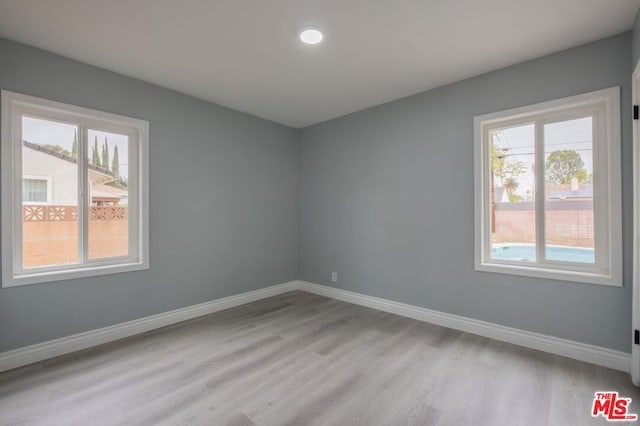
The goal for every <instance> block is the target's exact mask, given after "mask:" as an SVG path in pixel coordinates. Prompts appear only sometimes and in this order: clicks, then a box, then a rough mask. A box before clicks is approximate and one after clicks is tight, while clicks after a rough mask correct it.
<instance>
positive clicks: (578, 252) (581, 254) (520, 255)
mask: <svg viewBox="0 0 640 426" xmlns="http://www.w3.org/2000/svg"><path fill="white" fill-rule="evenodd" d="M491 257H492V258H494V259H504V260H528V261H531V262H534V261H535V260H536V248H535V246H534V245H528V244H518V245H512V246H508V245H507V246H501V247H496V248H494V249H492V250H491ZM546 257H547V259H548V260H556V261H559V262H579V263H595V254H594V251H593V249H590V248H580V247H562V246H549V247H547V248H546Z"/></svg>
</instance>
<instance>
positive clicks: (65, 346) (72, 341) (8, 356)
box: [0, 281, 299, 372]
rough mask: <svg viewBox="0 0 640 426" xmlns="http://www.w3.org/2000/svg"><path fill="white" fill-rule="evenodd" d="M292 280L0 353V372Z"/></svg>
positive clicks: (270, 292) (218, 307)
mask: <svg viewBox="0 0 640 426" xmlns="http://www.w3.org/2000/svg"><path fill="white" fill-rule="evenodd" d="M298 286H299V282H298V281H291V282H288V283H284V284H278V285H274V286H271V287H266V288H262V289H259V290H255V291H250V292H247V293H241V294H238V295H235V296H229V297H225V298H222V299H217V300H213V301H210V302H205V303H200V304H198V305H192V306H187V307H185V308H180V309H176V310H173V311H169V312H164V313H161V314H157V315H151V316H148V317H144V318H140V319H135V320H132V321H127V322H124V323H120V324H115V325H111V326H108V327H104V328H99V329H96V330H90V331H86V332H83V333H78V334H74V335H71V336H66V337H61V338H59V339H55V340H49V341H47V342H43V343H38V344H35V345H30V346H25V347H23V348H18V349H14V350H11V351H7V352H3V353H0V372H2V371H7V370H12V369H14V368H17V367H22V366H23V365H28V364H32V363H34V362H38V361H44V360H46V359H50V358H54V357H57V356H60V355H66V354H69V353H71V352H76V351H79V350H82V349H87V348H90V347H92V346H97V345H102V344H104V343H109V342H113V341H115V340H119V339H122V338H125V337H129V336H133V335H136V334H140V333H145V332H147V331H151V330H155V329H158V328H162V327H166V326H169V325H173V324H177V323H179V322H182V321H187V320H190V319H193V318H197V317H200V316H203V315H208V314H212V313H214V312H218V311H222V310H224V309H229V308H233V307H236V306H239V305H244V304H245V303H250V302H254V301H256V300H260V299H264V298H266V297H271V296H275V295H277V294H281V293H286V292H287V291H292V290H296V289H297V288H298Z"/></svg>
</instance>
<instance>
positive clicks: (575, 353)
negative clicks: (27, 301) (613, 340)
mask: <svg viewBox="0 0 640 426" xmlns="http://www.w3.org/2000/svg"><path fill="white" fill-rule="evenodd" d="M294 290H302V291H306V292H308V293H313V294H317V295H320V296H325V297H330V298H332V299H337V300H342V301H344V302H348V303H353V304H355V305H360V306H366V307H368V308H372V309H377V310H379V311H383V312H389V313H392V314H396V315H400V316H403V317H407V318H412V319H415V320H418V321H423V322H428V323H431V324H436V325H440V326H443V327H448V328H452V329H455V330H460V331H464V332H467V333H472V334H476V335H479V336H484V337H488V338H490V339H495V340H500V341H503V342H508V343H512V344H514V345H519V346H524V347H527V348H532V349H537V350H540V351H544V352H548V353H552V354H556V355H561V356H566V357H568V358H572V359H576V360H579V361H584V362H589V363H591V364H596V365H601V366H604V367H608V368H613V369H615V370H620V371H624V372H629V369H630V360H631V355H630V354H628V353H625V352H620V351H615V350H612V349H607V348H603V347H599V346H594V345H589V344H586V343H581V342H576V341H572V340H567V339H561V338H558V337H553V336H548V335H544V334H540V333H534V332H531V331H525V330H520V329H517V328H512V327H505V326H502V325H498V324H494V323H490V322H486V321H480V320H476V319H472V318H467V317H463V316H459V315H453V314H448V313H445V312H440V311H435V310H432V309H427V308H422V307H419V306H413V305H408V304H405V303H400V302H394V301H391V300H387V299H381V298H378V297H372V296H366V295H364V294H359V293H354V292H351V291H347V290H342V289H336V288H332V287H327V286H324V285H319V284H313V283H309V282H305V281H290V282H287V283H284V284H278V285H274V286H271V287H266V288H263V289H259V290H254V291H250V292H247V293H241V294H238V295H234V296H229V297H225V298H222V299H217V300H213V301H210V302H205V303H201V304H198V305H192V306H187V307H185V308H180V309H175V310H173V311H169V312H164V313H160V314H156V315H151V316H148V317H145V318H140V319H136V320H132V321H127V322H124V323H120V324H116V325H112V326H108V327H104V328H99V329H96V330H91V331H86V332H83V333H79V334H74V335H71V336H66V337H62V338H59V339H55V340H49V341H47V342H43V343H37V344H35V345H30V346H25V347H23V348H18V349H14V350H11V351H7V352H3V353H0V372H2V371H7V370H11V369H14V368H18V367H21V366H24V365H28V364H33V363H35V362H39V361H44V360H47V359H50V358H54V357H57V356H61V355H65V354H69V353H72V352H76V351H79V350H83V349H87V348H90V347H93V346H98V345H102V344H105V343H109V342H113V341H116V340H119V339H123V338H125V337H130V336H134V335H136V334H141V333H145V332H148V331H152V330H156V329H158V328H162V327H166V326H169V325H172V324H177V323H179V322H183V321H187V320H190V319H194V318H198V317H200V316H204V315H209V314H212V313H215V312H218V311H222V310H224V309H229V308H233V307H236V306H240V305H243V304H246V303H251V302H254V301H257V300H261V299H264V298H267V297H271V296H276V295H278V294H282V293H286V292H288V291H294Z"/></svg>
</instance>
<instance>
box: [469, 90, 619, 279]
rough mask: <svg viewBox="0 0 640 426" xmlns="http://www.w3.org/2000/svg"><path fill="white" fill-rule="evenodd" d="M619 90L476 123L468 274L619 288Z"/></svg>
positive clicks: (484, 118) (505, 113)
mask: <svg viewBox="0 0 640 426" xmlns="http://www.w3.org/2000/svg"><path fill="white" fill-rule="evenodd" d="M619 102H620V101H619V88H617V87H616V88H611V89H605V90H600V91H596V92H592V93H586V94H582V95H578V96H572V97H569V98H564V99H559V100H555V101H550V102H544V103H541V104H536V105H532V106H527V107H523V108H516V109H512V110H507V111H501V112H497V113H493V114H487V115H482V116H479V117H475V120H474V127H475V153H476V154H475V167H476V173H475V185H476V186H475V201H476V223H475V226H476V241H475V265H476V270H479V271H486V272H497V273H507V274H514V275H524V276H533V277H542V278H549V279H558V280H565V281H576V282H585V283H591V284H604V285H616V286H620V285H622V283H621V281H622V262H621V258H622V230H621V225H620V222H621V219H622V218H621V206H620V204H621V201H620V197H621V178H620V174H621V171H620V112H619Z"/></svg>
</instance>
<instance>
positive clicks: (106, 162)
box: [102, 136, 109, 170]
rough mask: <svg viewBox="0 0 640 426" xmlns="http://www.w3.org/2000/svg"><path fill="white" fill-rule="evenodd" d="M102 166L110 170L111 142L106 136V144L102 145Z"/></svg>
mask: <svg viewBox="0 0 640 426" xmlns="http://www.w3.org/2000/svg"><path fill="white" fill-rule="evenodd" d="M102 168H103V169H105V170H109V142H107V137H106V136H105V137H104V145H102Z"/></svg>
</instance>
